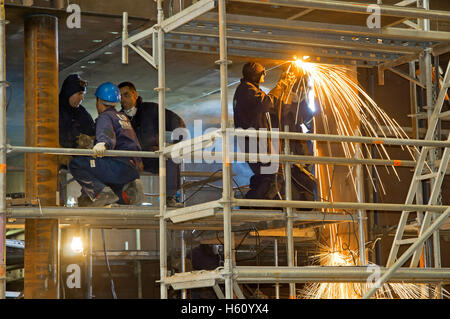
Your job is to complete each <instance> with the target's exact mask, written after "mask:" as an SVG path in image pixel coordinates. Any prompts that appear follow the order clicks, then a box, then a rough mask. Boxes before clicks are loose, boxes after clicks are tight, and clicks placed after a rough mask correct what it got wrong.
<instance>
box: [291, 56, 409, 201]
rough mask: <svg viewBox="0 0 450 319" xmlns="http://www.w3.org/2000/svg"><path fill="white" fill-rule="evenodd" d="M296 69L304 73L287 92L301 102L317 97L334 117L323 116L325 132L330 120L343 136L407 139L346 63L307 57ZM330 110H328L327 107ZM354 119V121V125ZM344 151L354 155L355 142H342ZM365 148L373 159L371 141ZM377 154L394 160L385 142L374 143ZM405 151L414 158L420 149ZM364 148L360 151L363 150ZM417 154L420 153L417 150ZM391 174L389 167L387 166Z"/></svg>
mask: <svg viewBox="0 0 450 319" xmlns="http://www.w3.org/2000/svg"><path fill="white" fill-rule="evenodd" d="M291 65H292V66H293V68H296V71H297V72H298V73H300V74H301V76H299V79H298V81H296V83H295V84H293V85H292V87H291V88H290V92H289V94H288V97H287V98H289V97H290V96H291V93H292V92H295V93H296V94H297V95H299V104H300V102H301V101H302V100H304V99H306V100H307V101H308V106H310V107H316V105H314V102H311V98H312V97H315V98H316V99H317V101H318V104H319V105H318V107H320V108H321V109H322V111H323V112H322V113H323V114H325V113H327V114H331V116H332V118H327V117H326V116H325V115H324V116H322V117H321V118H322V121H323V127H324V130H325V132H324V133H325V134H332V132H331V128H330V121H333V122H334V123H335V124H336V129H337V134H338V135H342V136H368V137H381V138H385V137H388V136H393V137H396V138H399V139H408V138H409V137H408V135H407V134H406V133H405V132H404V130H403V129H402V127H401V126H400V125H399V124H398V123H397V122H396V121H395V119H393V118H392V117H390V116H388V115H387V114H386V112H384V111H383V109H381V108H380V107H379V106H378V105H377V104H376V103H375V102H374V101H373V100H372V99H371V98H370V96H369V95H368V94H367V93H366V92H365V91H364V90H363V89H362V88H361V87H360V86H359V85H358V83H357V82H356V81H355V80H354V77H352V76H351V73H352V71H351V70H350V69H349V68H346V67H344V66H336V65H327V64H319V63H312V62H305V61H304V60H294V61H292V64H291ZM328 109H329V110H330V111H331V112H326V111H327V110H328ZM355 119H357V120H358V121H359V125H358V126H357V127H355V124H354V122H355ZM352 122H353V124H352ZM340 144H341V146H342V150H343V151H344V154H345V157H347V158H354V157H355V154H356V152H357V147H356V145H355V143H350V142H341V143H340ZM362 145H363V146H362V150H363V149H365V150H366V154H367V155H366V157H367V158H369V159H372V152H371V149H370V148H369V146H368V144H365V143H364V144H362ZM374 145H375V149H376V152H377V154H378V157H379V158H380V159H387V160H391V157H390V156H389V154H388V151H387V150H386V148H385V146H384V145H383V144H374ZM402 149H403V150H405V149H406V150H407V151H408V152H409V154H410V155H411V157H412V158H413V159H414V154H415V152H417V149H416V148H415V147H409V146H402ZM362 150H361V152H360V153H362ZM328 152H329V153H330V154H329V156H333V155H332V154H331V149H330V147H329V148H328ZM416 154H417V153H416ZM360 155H361V158H364V156H363V154H360ZM364 167H365V168H366V170H367V173H368V175H369V177H370V178H369V180H370V181H371V182H372V185H373V187H374V189H375V190H376V188H375V185H374V184H373V178H372V171H371V170H370V169H369V165H364ZM353 170H354V166H352V165H349V174H350V176H351V180H352V181H353V187H354V190H355V193H357V192H356V183H355V177H354V171H353ZM374 170H375V174H376V175H377V177H378V180H380V176H379V173H378V169H377V167H376V166H374ZM386 170H387V172H388V174H389V169H388V167H387V166H386ZM392 170H393V172H394V174H395V175H396V176H397V178H398V179H399V181H400V178H399V176H398V174H397V171H396V168H395V167H394V166H392ZM380 187H381V190H382V191H383V194H386V192H385V189H384V185H383V183H382V181H381V180H380Z"/></svg>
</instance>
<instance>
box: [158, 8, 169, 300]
mask: <svg viewBox="0 0 450 319" xmlns="http://www.w3.org/2000/svg"><path fill="white" fill-rule="evenodd" d="M157 10H158V88H157V89H156V90H157V91H158V125H159V152H160V153H159V215H160V217H159V266H160V276H161V299H167V285H166V284H165V280H166V277H167V225H166V221H165V219H164V216H165V214H166V159H165V157H164V148H165V145H166V65H165V63H166V62H165V56H164V30H163V29H162V28H161V24H162V22H163V20H164V12H163V8H162V0H157Z"/></svg>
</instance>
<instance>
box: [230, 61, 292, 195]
mask: <svg viewBox="0 0 450 319" xmlns="http://www.w3.org/2000/svg"><path fill="white" fill-rule="evenodd" d="M242 75H243V78H242V79H241V83H240V84H239V86H238V87H237V88H236V91H235V93H234V98H233V111H234V126H235V127H236V128H242V129H249V128H254V129H256V130H259V129H267V130H271V129H272V128H273V127H278V118H279V115H278V113H279V112H278V111H279V107H280V104H281V103H282V97H283V96H284V94H285V92H284V91H285V90H286V89H287V88H288V87H289V86H290V82H291V81H293V80H294V78H295V77H294V75H293V74H291V73H289V74H285V73H283V74H282V76H281V78H280V80H279V81H278V83H277V84H276V86H275V88H274V89H272V90H271V91H270V92H269V94H266V93H265V92H264V91H263V90H261V88H260V87H259V86H260V84H261V83H263V82H264V78H265V75H266V70H265V68H264V67H263V66H262V65H261V64H259V63H256V62H247V63H246V64H244V67H243V68H242ZM268 144H269V143H268ZM239 147H240V148H241V151H243V150H244V149H245V152H246V153H249V150H250V147H249V139H248V137H246V138H245V145H239ZM257 147H258V152H264V151H266V150H260V149H259V146H257ZM266 152H267V153H270V151H266ZM278 152H279V150H272V153H278ZM270 164H271V163H268V164H263V163H260V162H257V163H248V165H249V166H250V169H251V170H252V172H253V176H252V177H251V178H250V190H249V191H248V192H247V194H246V195H245V198H249V199H275V198H276V197H277V196H278V193H279V192H280V191H281V188H282V180H283V177H282V176H281V175H280V174H279V173H274V174H264V173H263V172H262V170H261V169H262V168H263V167H264V166H270Z"/></svg>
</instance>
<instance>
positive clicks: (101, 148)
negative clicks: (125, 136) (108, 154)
mask: <svg viewBox="0 0 450 319" xmlns="http://www.w3.org/2000/svg"><path fill="white" fill-rule="evenodd" d="M92 150H93V151H94V157H103V156H104V155H105V151H106V147H105V143H103V142H100V143H97V144H95V146H94V148H93V149H92Z"/></svg>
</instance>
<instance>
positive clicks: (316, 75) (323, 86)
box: [285, 57, 449, 299]
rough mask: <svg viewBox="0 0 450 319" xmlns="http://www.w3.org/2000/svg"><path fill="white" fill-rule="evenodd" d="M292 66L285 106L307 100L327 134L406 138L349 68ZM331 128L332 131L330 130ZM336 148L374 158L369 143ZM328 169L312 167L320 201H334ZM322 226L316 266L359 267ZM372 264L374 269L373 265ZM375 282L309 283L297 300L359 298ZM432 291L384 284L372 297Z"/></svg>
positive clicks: (378, 148)
mask: <svg viewBox="0 0 450 319" xmlns="http://www.w3.org/2000/svg"><path fill="white" fill-rule="evenodd" d="M291 62H292V63H291V67H292V68H293V70H294V71H296V74H297V81H295V83H294V84H292V86H291V87H290V91H289V94H288V95H287V98H286V101H285V103H289V98H290V97H291V96H292V95H293V93H295V94H296V95H297V96H298V100H299V102H298V107H299V106H300V103H301V102H302V101H303V100H306V103H307V106H308V108H309V109H310V111H311V112H312V113H315V111H316V108H320V111H321V114H322V116H321V117H320V120H321V121H322V123H321V124H322V127H323V130H324V133H325V134H336V133H337V135H341V136H368V137H374V138H386V137H395V138H398V139H408V138H409V137H408V135H407V134H406V133H405V132H404V130H403V129H402V128H401V126H400V125H399V124H398V123H397V122H396V121H395V120H394V119H393V118H391V117H390V116H388V115H387V114H386V112H384V110H383V109H381V108H380V107H379V106H378V105H377V104H376V103H375V102H374V101H373V100H372V99H371V97H370V96H369V95H368V94H367V93H366V92H365V91H364V90H363V89H362V87H361V86H359V85H358V83H357V81H356V80H355V75H354V74H352V71H351V70H350V69H349V68H346V67H343V66H336V65H327V64H318V63H311V62H307V58H305V57H303V59H295V60H294V61H291ZM291 67H290V68H291ZM315 101H317V103H316V102H315ZM317 124H318V123H317V119H315V118H314V129H315V131H316V128H317ZM334 128H335V131H336V132H333V131H332V129H334ZM327 146H328V147H327V149H328V153H329V154H328V155H329V156H330V157H332V156H336V155H335V154H332V148H331V146H330V143H329V142H328V143H327ZM340 147H341V149H342V151H343V153H344V155H345V157H346V158H355V157H357V155H358V156H359V157H360V158H364V157H366V158H368V159H372V151H371V147H372V146H370V145H368V144H365V143H362V144H361V146H359V145H357V144H355V143H351V142H341V143H340ZM373 147H374V149H375V153H376V154H377V157H378V158H380V159H386V160H391V157H390V155H389V153H388V150H387V149H386V147H385V146H384V145H383V144H382V143H379V144H374V146H373ZM402 150H406V151H407V152H408V153H409V155H410V156H411V158H413V159H415V156H414V155H416V154H418V150H417V148H416V147H410V146H402ZM364 153H365V154H366V155H364ZM314 155H315V156H320V155H321V154H319V152H318V148H317V142H315V147H314ZM332 167H333V165H325V166H324V167H322V168H323V169H322V170H321V169H319V166H318V165H317V166H316V174H317V176H316V177H317V180H318V181H319V185H318V187H319V189H318V191H319V192H318V194H320V197H321V200H322V201H330V202H334V201H335V198H334V196H333V192H332V183H333V174H334V169H333V170H332V169H331V168H332ZM364 167H365V169H366V171H367V173H368V175H369V180H370V181H371V182H372V186H373V189H374V190H375V191H377V188H376V187H375V185H374V184H373V176H372V170H371V169H369V168H370V167H371V166H370V165H364ZM373 167H374V172H375V174H376V176H377V179H378V181H379V185H380V188H381V191H382V192H383V194H386V191H385V188H384V185H383V183H382V181H381V179H380V174H379V172H378V169H377V167H376V166H373ZM385 168H386V171H387V173H388V174H389V173H390V170H389V167H388V166H385ZM355 169H356V166H354V165H348V170H349V176H350V177H351V181H352V183H353V190H354V192H355V194H356V196H357V197H358V191H357V183H356V176H355V174H356V172H355ZM391 171H392V172H393V173H394V174H395V176H396V177H397V178H398V180H399V181H400V178H399V175H398V173H397V170H396V167H394V166H392V167H391ZM358 199H359V198H358ZM323 227H324V228H325V229H327V230H328V232H329V236H328V238H329V239H328V241H329V242H328V243H327V245H326V246H324V245H322V244H320V243H319V244H320V245H321V246H319V247H320V252H319V253H318V255H317V256H315V261H316V263H319V264H320V265H322V266H358V263H360V256H359V251H353V250H350V249H349V245H350V242H346V243H345V242H344V240H343V238H342V236H341V235H340V234H339V233H338V225H337V224H330V225H325V226H323ZM348 231H350V230H348ZM355 237H356V234H355ZM349 241H350V238H349ZM344 247H345V249H344ZM370 265H371V264H369V266H370ZM372 266H374V267H375V265H373V264H372ZM373 284H374V283H370V282H368V283H339V282H336V283H313V284H308V285H306V286H305V287H304V289H302V290H301V291H300V292H299V297H300V298H314V299H317V298H320V299H322V298H324V299H354V298H361V297H362V296H363V295H364V294H365V292H366V291H368V290H369V289H370V288H371V287H372V285H373ZM435 291H436V289H434V287H431V286H430V285H425V284H411V283H386V284H384V285H383V286H382V287H380V288H379V289H378V291H377V293H376V295H375V298H390V299H391V298H402V299H418V298H430V297H434V296H435ZM442 293H443V295H444V296H446V297H449V294H448V292H447V291H445V290H443V291H442Z"/></svg>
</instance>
